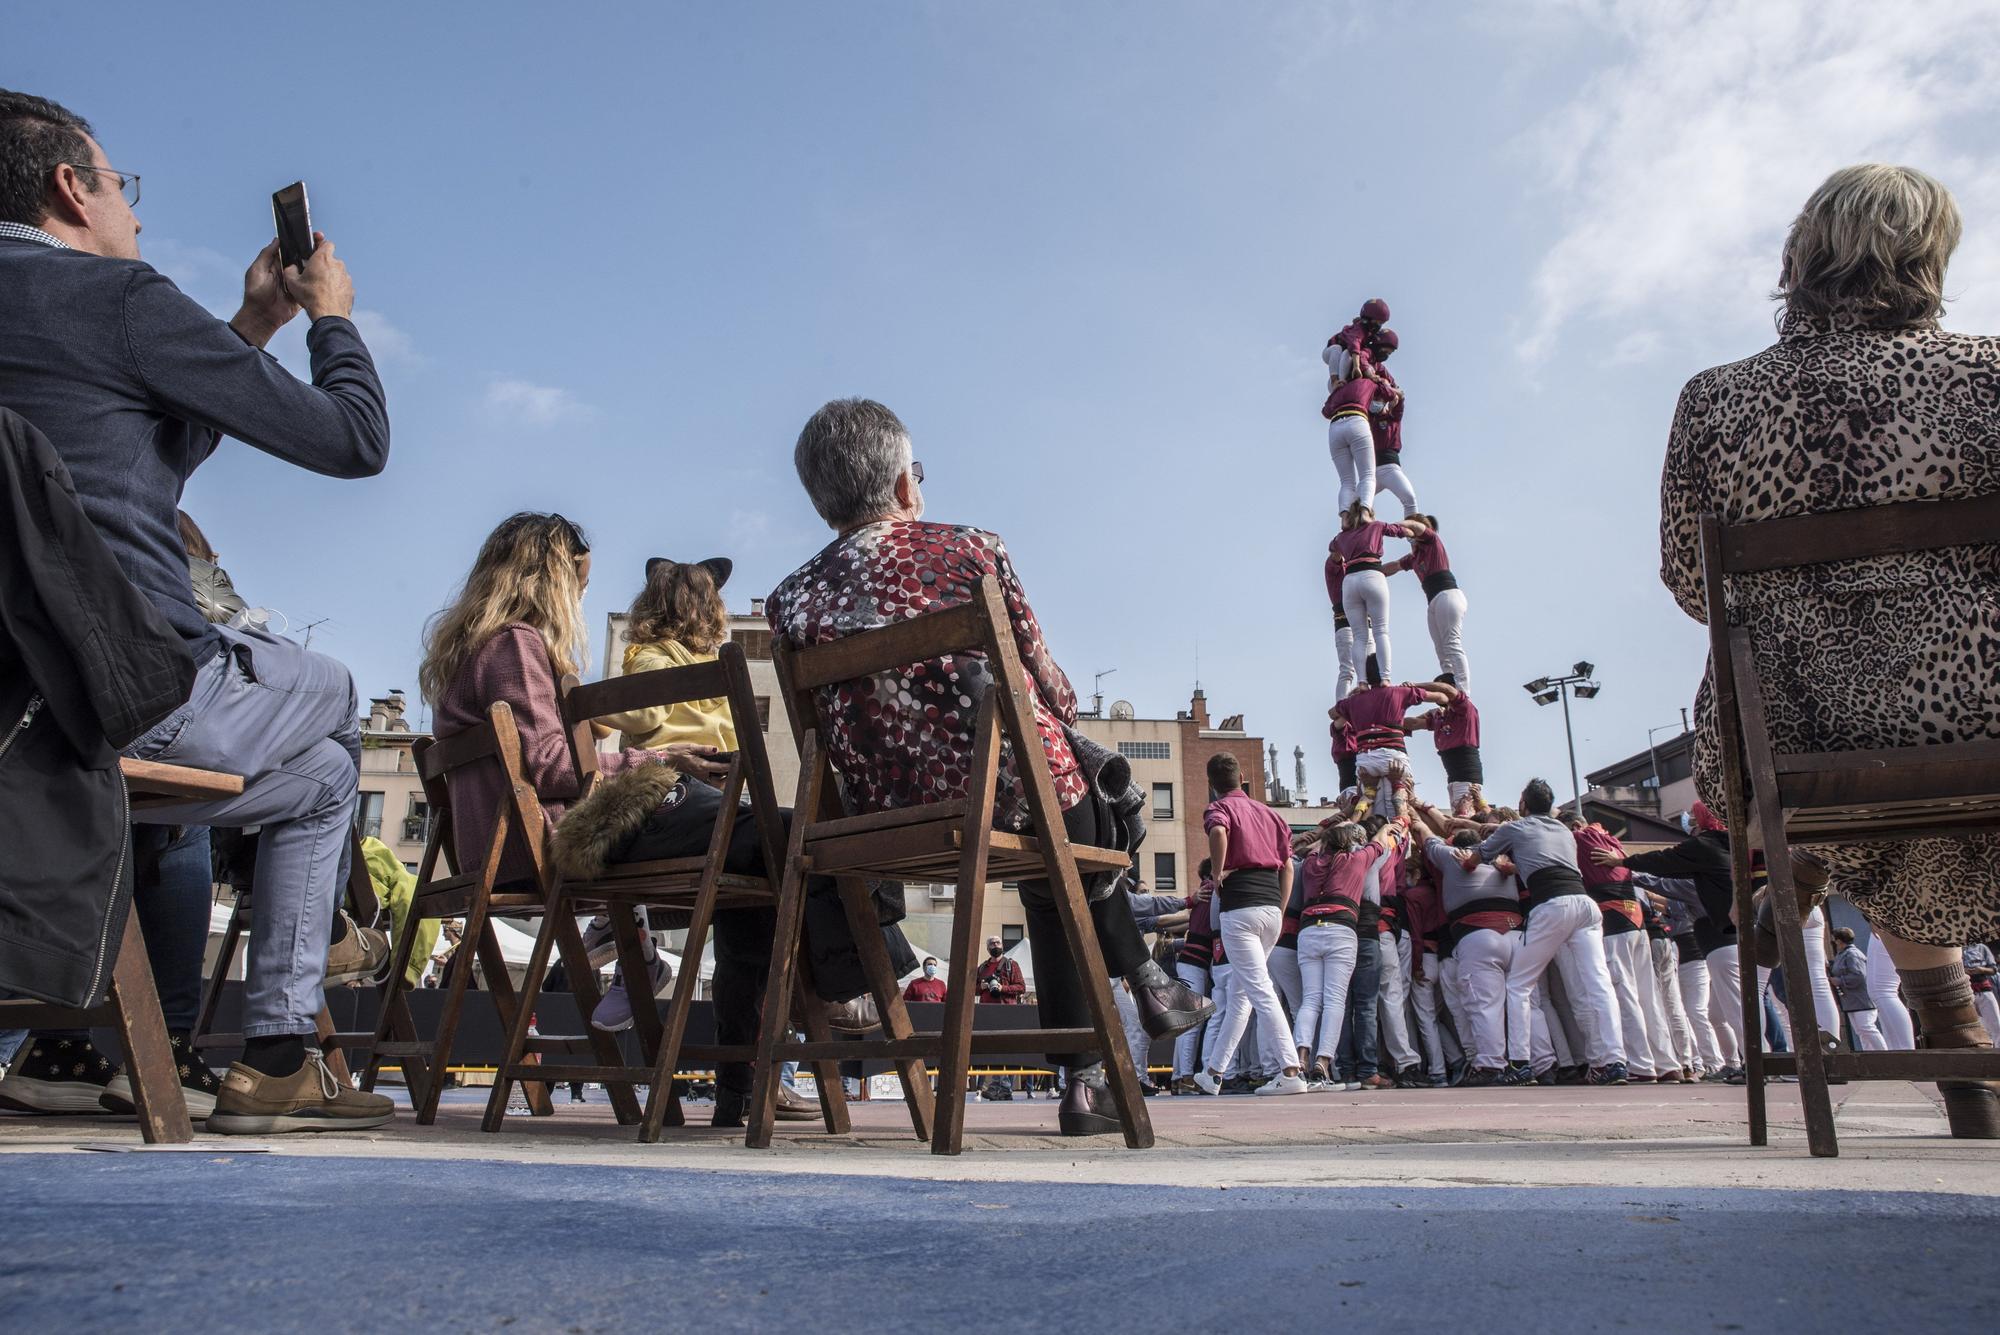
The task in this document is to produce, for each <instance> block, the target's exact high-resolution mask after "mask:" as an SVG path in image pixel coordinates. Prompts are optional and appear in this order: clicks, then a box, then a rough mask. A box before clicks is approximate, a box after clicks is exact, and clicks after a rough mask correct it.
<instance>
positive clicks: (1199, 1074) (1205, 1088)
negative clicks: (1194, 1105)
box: [1188, 1071, 1222, 1094]
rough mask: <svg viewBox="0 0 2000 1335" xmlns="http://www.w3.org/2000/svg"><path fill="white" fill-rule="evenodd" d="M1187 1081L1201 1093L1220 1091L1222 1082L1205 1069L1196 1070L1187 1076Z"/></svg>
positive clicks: (1217, 1092) (1218, 1092)
mask: <svg viewBox="0 0 2000 1335" xmlns="http://www.w3.org/2000/svg"><path fill="white" fill-rule="evenodd" d="M1188 1083H1189V1084H1191V1085H1193V1086H1194V1087H1195V1089H1196V1090H1198V1091H1199V1092H1201V1093H1203V1094H1220V1093H1221V1092H1222V1082H1221V1081H1220V1080H1217V1079H1216V1078H1215V1077H1214V1076H1213V1075H1211V1074H1209V1073H1208V1072H1207V1071H1196V1072H1195V1073H1194V1074H1193V1075H1191V1076H1189V1077H1188Z"/></svg>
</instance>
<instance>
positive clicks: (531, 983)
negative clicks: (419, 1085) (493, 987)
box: [437, 888, 589, 1132]
mask: <svg viewBox="0 0 2000 1335" xmlns="http://www.w3.org/2000/svg"><path fill="white" fill-rule="evenodd" d="M562 910H563V902H562V890H561V889H560V888H557V889H555V890H552V891H550V892H549V898H548V905H547V907H546V908H545V909H544V910H543V913H542V927H541V930H540V931H538V932H536V933H535V948H534V949H533V950H531V951H529V952H528V976H527V978H526V980H525V984H524V986H523V988H522V991H521V1002H520V1005H519V1006H518V1007H517V1008H516V1009H515V1011H514V1023H513V1024H511V1025H509V1026H508V1027H507V1046H506V1048H505V1049H504V1050H503V1051H502V1052H501V1054H500V1067H499V1069H498V1070H496V1071H495V1072H494V1073H493V1089H492V1091H491V1092H490V1093H488V1094H487V1096H486V1113H485V1115H484V1116H483V1117H481V1118H480V1119H479V1129H480V1130H481V1131H488V1132H492V1131H498V1130H500V1128H501V1127H503V1126H505V1125H506V1124H507V1096H508V1095H509V1094H511V1093H512V1092H513V1089H514V1074H513V1073H514V1071H515V1070H516V1068H517V1067H518V1066H519V1065H520V1064H521V1062H522V1060H523V1059H524V1058H525V1057H526V1055H527V1052H528V1025H529V1023H530V1022H531V1021H532V1020H533V1018H534V1014H535V1002H536V1000H537V999H539V998H540V996H541V994H542V976H543V975H544V974H546V973H547V972H548V968H549V950H550V947H551V946H552V945H553V944H554V941H555V938H556V936H557V934H558V933H557V925H558V923H560V922H563V921H565V919H564V918H563V917H562V916H561V915H562ZM569 927H570V931H571V933H572V934H574V933H575V931H576V924H575V923H574V922H571V923H570V924H569ZM463 939H464V940H466V941H470V940H472V939H473V937H472V935H471V933H470V932H468V933H467V934H466V936H465V937H464V938H463ZM564 945H565V947H567V945H568V943H567V942H565V943H564ZM459 948H460V949H461V950H463V949H464V946H463V945H461V946H460V947H459ZM563 953H564V955H565V957H566V958H567V957H568V955H569V952H568V950H567V948H565V950H564V952H563ZM581 953H582V944H581V942H579V943H578V954H579V955H580V954H581ZM566 967H567V966H566ZM463 972H464V970H461V969H454V970H452V975H453V977H452V986H454V987H456V986H457V985H458V976H459V975H460V974H461V973H463ZM572 978H580V979H581V980H583V981H588V978H589V975H587V974H585V975H572ZM575 985H576V984H575V983H574V982H572V983H571V986H572V987H574V986H575ZM450 1009H451V1005H450V1000H449V998H447V1001H446V1012H447V1013H449V1012H450ZM454 1022H455V1021H454ZM438 1032H439V1033H443V1032H444V1023H443V1019H442V1018H440V1020H439V1023H438ZM437 1083H438V1084H440V1085H442V1084H443V1083H444V1081H443V1080H442V1079H440V1080H438V1081H437Z"/></svg>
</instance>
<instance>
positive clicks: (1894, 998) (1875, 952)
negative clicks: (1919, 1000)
mask: <svg viewBox="0 0 2000 1335" xmlns="http://www.w3.org/2000/svg"><path fill="white" fill-rule="evenodd" d="M1867 974H1868V996H1869V998H1870V999H1871V1000H1872V1001H1874V1003H1875V1024H1876V1026H1877V1027H1878V1028H1879V1029H1881V1031H1882V1039H1883V1041H1884V1042H1886V1043H1887V1044H1888V1045H1889V1050H1890V1051H1892V1052H1909V1051H1911V1050H1913V1049H1914V1048H1915V1047H1916V1046H1917V1027H1916V1025H1915V1024H1913V1023H1911V1021H1910V1008H1909V1007H1908V1006H1905V1005H1904V1004H1903V998H1902V996H1901V994H1900V993H1899V992H1898V991H1897V990H1896V989H1898V988H1900V987H1901V986H1902V985H1903V976H1902V975H1901V974H1899V973H1897V972H1896V962H1895V961H1894V960H1892V959H1890V958H1889V948H1888V947H1887V946H1885V945H1883V944H1882V938H1881V937H1879V936H1878V937H1876V938H1875V941H1874V944H1872V945H1871V946H1870V947H1869V948H1868V966H1867Z"/></svg>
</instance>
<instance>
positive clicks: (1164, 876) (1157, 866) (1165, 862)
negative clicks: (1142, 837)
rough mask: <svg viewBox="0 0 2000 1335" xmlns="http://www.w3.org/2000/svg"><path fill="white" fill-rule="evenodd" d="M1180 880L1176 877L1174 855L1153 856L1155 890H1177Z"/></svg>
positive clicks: (1157, 854) (1161, 854)
mask: <svg viewBox="0 0 2000 1335" xmlns="http://www.w3.org/2000/svg"><path fill="white" fill-rule="evenodd" d="M1179 888H1180V878H1179V877H1177V876H1175V875H1174V855H1173V854H1172V853H1155V854H1153V889H1155V890H1177V889H1179Z"/></svg>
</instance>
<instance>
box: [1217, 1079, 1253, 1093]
mask: <svg viewBox="0 0 2000 1335" xmlns="http://www.w3.org/2000/svg"><path fill="white" fill-rule="evenodd" d="M1258 1083H1259V1082H1258V1081H1255V1080H1252V1079H1251V1078H1250V1077H1249V1076H1247V1075H1232V1076H1230V1077H1229V1078H1228V1079H1227V1080H1225V1081H1223V1082H1222V1092H1223V1093H1225V1094H1255V1093H1256V1092H1257V1085H1258Z"/></svg>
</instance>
